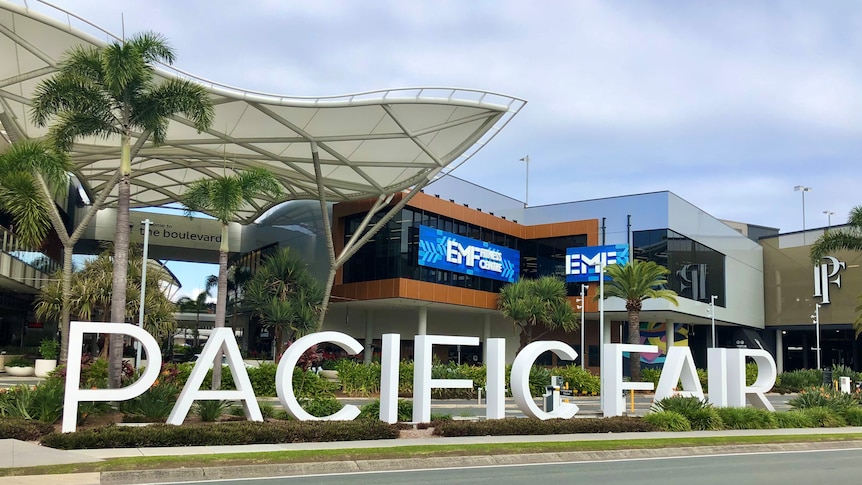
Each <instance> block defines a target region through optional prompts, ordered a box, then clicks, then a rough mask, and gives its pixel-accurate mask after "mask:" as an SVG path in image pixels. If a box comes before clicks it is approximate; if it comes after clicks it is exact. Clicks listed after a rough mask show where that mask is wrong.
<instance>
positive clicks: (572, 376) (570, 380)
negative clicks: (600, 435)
mask: <svg viewBox="0 0 862 485" xmlns="http://www.w3.org/2000/svg"><path fill="white" fill-rule="evenodd" d="M644 370H646V369H644ZM553 372H554V375H558V376H561V377H562V378H563V382H564V383H566V384H568V385H569V389H574V390H576V391H580V392H581V393H587V394H598V393H599V389H601V380H600V379H599V376H597V375H593V373H592V372H590V371H588V370H586V369H581V366H579V365H570V366H567V367H558V368H556V369H554V370H553ZM543 393H544V389H543Z"/></svg>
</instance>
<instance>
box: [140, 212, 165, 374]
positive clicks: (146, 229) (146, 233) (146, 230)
mask: <svg viewBox="0 0 862 485" xmlns="http://www.w3.org/2000/svg"><path fill="white" fill-rule="evenodd" d="M152 223H153V221H151V220H149V219H144V220H143V221H141V224H143V225H144V255H143V259H144V260H143V262H142V263H141V304H140V308H139V309H138V326H139V327H141V328H144V302H145V301H146V300H145V298H146V296H147V259H149V255H148V254H147V252H148V250H149V249H150V224H152ZM171 338H173V336H171ZM136 343H137V347H138V350H137V353H136V354H135V369H140V368H141V342H136ZM148 357H149V356H148Z"/></svg>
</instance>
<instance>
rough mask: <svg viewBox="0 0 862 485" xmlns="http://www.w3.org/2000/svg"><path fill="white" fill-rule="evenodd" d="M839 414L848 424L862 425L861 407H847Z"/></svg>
mask: <svg viewBox="0 0 862 485" xmlns="http://www.w3.org/2000/svg"><path fill="white" fill-rule="evenodd" d="M841 416H842V417H843V418H844V419H845V420H846V421H847V424H848V425H850V426H862V407H858V406H857V407H855V408H847V409H845V410H843V411H842V412H841Z"/></svg>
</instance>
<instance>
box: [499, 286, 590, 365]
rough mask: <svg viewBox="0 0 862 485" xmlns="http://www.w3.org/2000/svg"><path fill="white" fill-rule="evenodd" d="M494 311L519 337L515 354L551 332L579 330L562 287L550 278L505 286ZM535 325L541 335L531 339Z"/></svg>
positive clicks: (501, 290)
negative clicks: (502, 316)
mask: <svg viewBox="0 0 862 485" xmlns="http://www.w3.org/2000/svg"><path fill="white" fill-rule="evenodd" d="M497 308H498V309H499V310H500V311H501V312H503V315H505V316H506V317H508V318H511V319H512V320H513V321H514V322H515V329H516V330H517V331H518V332H519V334H520V336H521V346H520V347H519V348H518V351H520V350H521V349H523V348H524V347H525V346H527V345H528V344H529V343H531V342H533V341H534V340H537V339H539V338H541V336H542V335H544V334H545V333H547V332H549V331H551V330H555V329H557V328H562V329H563V330H565V331H566V332H573V331H575V330H577V329H578V327H579V323H578V321H577V316H576V314H575V311H574V309H573V308H572V306H571V305H570V304H569V301H568V298H567V297H566V284H565V283H564V282H563V281H562V280H561V279H559V278H556V277H554V276H543V277H541V278H539V279H520V280H518V281H516V282H514V283H509V284H507V285H506V286H504V287H503V288H501V289H500V296H499V297H498V298H497ZM538 325H542V327H543V329H544V331H543V332H542V333H541V334H539V335H536V336H534V335H533V331H534V329H535V328H536V327H537V326H538Z"/></svg>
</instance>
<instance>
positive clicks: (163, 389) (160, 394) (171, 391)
mask: <svg viewBox="0 0 862 485" xmlns="http://www.w3.org/2000/svg"><path fill="white" fill-rule="evenodd" d="M179 395H180V388H179V387H177V385H176V384H174V383H172V382H165V381H161V382H156V383H155V384H153V385H152V386H151V387H150V388H149V389H147V391H146V392H144V393H143V394H141V395H140V396H137V397H135V398H132V399H129V400H128V401H120V404H119V406H118V408H119V410H120V411H122V412H123V413H124V414H125V415H126V416H124V417H123V421H126V422H159V421H164V420H165V419H167V418H168V416H170V414H171V410H173V408H174V404H175V403H176V401H177V397H178V396H179Z"/></svg>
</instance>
